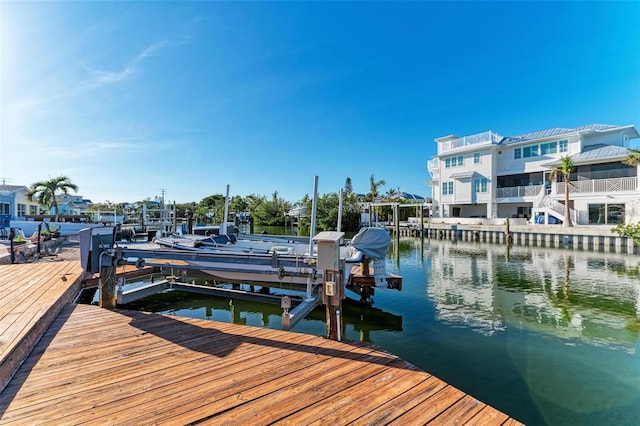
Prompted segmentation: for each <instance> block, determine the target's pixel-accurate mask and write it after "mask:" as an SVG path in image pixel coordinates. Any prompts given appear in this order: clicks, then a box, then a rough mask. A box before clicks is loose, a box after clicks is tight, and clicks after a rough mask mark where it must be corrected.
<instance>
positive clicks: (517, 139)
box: [427, 124, 640, 225]
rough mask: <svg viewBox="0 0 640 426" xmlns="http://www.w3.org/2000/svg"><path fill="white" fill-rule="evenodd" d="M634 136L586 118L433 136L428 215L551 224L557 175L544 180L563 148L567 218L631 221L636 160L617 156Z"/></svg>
mask: <svg viewBox="0 0 640 426" xmlns="http://www.w3.org/2000/svg"><path fill="white" fill-rule="evenodd" d="M638 137H640V134H639V133H638V130H637V129H636V128H635V126H633V125H626V126H618V125H603V124H591V125H587V126H580V127H576V128H551V129H546V130H540V131H535V132H529V133H524V134H521V135H517V136H506V137H505V136H502V135H500V134H498V133H495V132H493V131H487V132H483V133H478V134H475V135H471V136H464V137H458V136H455V135H450V136H444V137H440V138H437V139H435V142H436V143H437V146H438V151H437V155H435V156H434V157H433V158H432V159H431V160H429V161H428V162H427V170H428V172H429V174H430V175H431V179H430V180H428V181H427V184H428V185H431V187H432V190H433V209H434V210H433V216H434V217H440V218H452V217H459V218H507V217H509V218H511V217H513V218H526V219H528V220H531V221H532V222H534V221H535V222H544V223H559V222H561V221H562V220H563V218H564V184H565V182H563V181H562V179H559V181H557V182H555V181H554V182H552V181H550V179H549V174H550V173H551V170H552V169H553V168H554V167H558V166H559V165H560V159H561V157H563V156H565V155H568V156H569V157H570V158H571V159H572V161H573V164H574V165H575V169H574V170H573V171H572V173H571V175H570V182H569V188H570V203H569V204H570V205H569V207H570V213H571V216H572V219H573V220H574V222H575V223H577V224H610V225H613V224H617V223H621V222H627V223H629V222H636V221H638V220H640V182H639V179H640V172H639V171H640V166H637V167H631V166H628V165H626V164H624V163H623V162H622V161H623V160H624V159H625V158H626V157H627V155H628V153H629V144H630V140H631V139H635V138H638ZM536 217H537V218H539V219H540V220H539V221H538V220H532V218H533V219H535V218H536Z"/></svg>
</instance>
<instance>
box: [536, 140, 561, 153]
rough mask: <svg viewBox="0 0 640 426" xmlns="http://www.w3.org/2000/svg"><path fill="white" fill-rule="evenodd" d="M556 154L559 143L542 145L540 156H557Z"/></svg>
mask: <svg viewBox="0 0 640 426" xmlns="http://www.w3.org/2000/svg"><path fill="white" fill-rule="evenodd" d="M556 152H558V142H549V143H543V144H542V145H540V155H549V154H555V153H556Z"/></svg>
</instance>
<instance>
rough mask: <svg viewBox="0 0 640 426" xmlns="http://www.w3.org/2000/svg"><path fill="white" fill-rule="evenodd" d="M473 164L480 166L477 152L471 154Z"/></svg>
mask: <svg viewBox="0 0 640 426" xmlns="http://www.w3.org/2000/svg"><path fill="white" fill-rule="evenodd" d="M473 164H480V153H479V152H474V153H473Z"/></svg>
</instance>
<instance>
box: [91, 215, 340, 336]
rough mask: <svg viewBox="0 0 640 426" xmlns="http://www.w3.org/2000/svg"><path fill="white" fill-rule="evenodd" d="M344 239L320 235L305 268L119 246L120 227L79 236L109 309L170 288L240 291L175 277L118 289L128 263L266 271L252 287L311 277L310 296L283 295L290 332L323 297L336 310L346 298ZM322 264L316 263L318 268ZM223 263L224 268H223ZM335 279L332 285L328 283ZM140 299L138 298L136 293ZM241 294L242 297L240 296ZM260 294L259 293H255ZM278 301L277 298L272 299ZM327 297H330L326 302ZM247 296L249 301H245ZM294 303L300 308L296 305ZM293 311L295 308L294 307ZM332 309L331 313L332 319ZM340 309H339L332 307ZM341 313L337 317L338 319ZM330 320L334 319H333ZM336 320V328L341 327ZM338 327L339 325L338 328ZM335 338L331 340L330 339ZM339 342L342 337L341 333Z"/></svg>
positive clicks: (281, 261)
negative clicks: (265, 278)
mask: <svg viewBox="0 0 640 426" xmlns="http://www.w3.org/2000/svg"><path fill="white" fill-rule="evenodd" d="M343 236H344V233H342V232H321V233H319V234H318V235H317V236H316V237H315V238H314V240H315V241H316V242H317V243H318V249H317V250H318V253H317V258H316V259H307V262H305V263H304V266H301V265H300V262H299V260H298V259H294V258H291V257H287V256H279V255H278V254H277V253H275V252H274V253H272V254H242V255H239V254H233V253H199V252H186V251H175V250H153V249H151V250H150V249H140V248H129V247H116V246H114V241H115V228H90V229H85V230H82V231H81V232H80V235H79V239H80V259H81V264H82V267H83V269H84V270H85V271H86V272H91V273H96V272H99V273H100V283H99V290H100V297H99V305H100V307H104V308H115V307H116V304H117V303H127V301H133V299H134V298H136V299H137V298H141V297H145V296H148V295H151V294H155V293H158V292H161V291H164V290H167V289H180V290H186V291H193V292H198V293H206V294H216V295H220V296H224V297H229V296H233V294H231V293H229V292H230V291H234V292H236V293H248V292H241V291H239V290H227V289H216V288H213V287H207V286H197V285H195V284H188V283H178V282H176V280H175V276H173V277H171V279H168V280H164V281H160V282H158V283H154V284H152V285H149V286H144V287H141V288H139V289H135V290H130V291H127V292H124V291H123V290H122V285H120V286H119V287H120V288H119V289H118V285H117V284H118V283H117V279H116V268H117V267H120V266H125V265H133V266H135V267H137V268H139V269H141V268H143V267H146V266H155V267H161V268H166V267H172V268H177V269H181V270H199V271H202V270H207V269H211V270H219V271H220V270H224V271H233V272H255V267H256V265H259V266H261V267H262V269H260V271H259V272H258V273H256V274H255V277H256V279H255V281H254V282H251V281H248V282H247V284H252V283H253V284H258V285H260V284H261V282H260V276H261V275H277V276H278V278H279V279H280V280H282V279H284V278H286V277H288V276H294V277H301V278H306V282H307V285H306V294H305V297H304V298H303V299H302V301H300V302H299V303H296V302H297V301H296V300H292V299H291V297H290V296H286V295H285V296H282V297H281V307H282V308H283V310H284V312H283V314H282V326H283V329H285V330H289V329H291V328H292V327H293V326H294V325H295V324H296V323H297V322H298V321H300V320H301V319H302V318H304V317H305V316H306V315H307V314H308V313H309V312H311V311H312V310H313V309H314V308H315V307H316V306H318V305H319V304H320V295H321V294H325V293H327V294H328V296H323V299H324V300H323V301H324V303H325V304H327V302H328V301H329V302H330V303H331V305H332V306H337V305H339V300H340V301H341V300H342V299H343V298H344V297H345V296H344V295H345V290H344V289H345V286H346V282H345V278H344V277H345V276H346V279H348V274H345V269H346V263H345V262H344V260H343V259H339V244H340V240H341V239H342V237H343ZM315 263H317V265H316V264H315ZM220 264H224V265H225V266H220ZM317 268H322V270H323V276H322V280H321V282H320V283H318V282H317V281H318V277H319V273H318V270H317ZM328 278H331V281H329V282H327V281H326V280H327V279H328ZM136 292H137V293H138V296H139V297H138V296H134V293H136ZM236 295H237V294H236ZM255 296H257V295H255ZM272 297H274V296H272ZM327 297H329V298H328V299H327ZM243 298H246V297H243ZM294 305H295V306H294ZM291 308H293V309H291ZM329 311H330V310H328V311H327V314H328V315H329ZM331 311H332V312H333V311H335V309H331ZM339 312H340V311H339V310H338V315H339ZM328 319H329V317H328ZM336 321H337V320H336V319H335V318H334V320H333V321H332V322H331V324H335V323H336ZM333 327H335V325H334V326H333ZM330 337H331V336H330ZM337 338H338V340H339V333H338V334H337Z"/></svg>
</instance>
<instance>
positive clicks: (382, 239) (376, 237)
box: [351, 227, 391, 259]
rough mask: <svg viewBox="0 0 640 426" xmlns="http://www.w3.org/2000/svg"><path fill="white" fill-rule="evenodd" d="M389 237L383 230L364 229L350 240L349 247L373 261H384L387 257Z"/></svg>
mask: <svg viewBox="0 0 640 426" xmlns="http://www.w3.org/2000/svg"><path fill="white" fill-rule="evenodd" d="M390 244H391V236H390V235H389V232H387V230H386V229H384V228H372V227H365V228H362V229H360V231H359V232H358V233H357V234H356V235H355V237H353V238H352V239H351V245H352V246H354V247H355V248H357V249H358V250H360V251H361V252H362V253H364V255H365V256H367V257H371V258H373V259H384V258H385V257H386V256H387V251H388V250H389V245H390Z"/></svg>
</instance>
